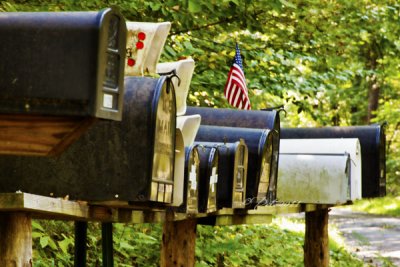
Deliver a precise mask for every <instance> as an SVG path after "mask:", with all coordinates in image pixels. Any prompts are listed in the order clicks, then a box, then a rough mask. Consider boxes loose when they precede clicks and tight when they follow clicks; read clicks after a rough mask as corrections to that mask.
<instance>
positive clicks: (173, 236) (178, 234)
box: [160, 219, 197, 267]
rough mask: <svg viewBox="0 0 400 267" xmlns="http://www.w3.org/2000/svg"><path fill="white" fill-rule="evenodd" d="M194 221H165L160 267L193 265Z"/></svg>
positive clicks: (194, 245) (194, 244)
mask: <svg viewBox="0 0 400 267" xmlns="http://www.w3.org/2000/svg"><path fill="white" fill-rule="evenodd" d="M196 226H197V221H196V219H186V220H183V221H166V222H165V223H164V227H163V235H162V245H161V264H160V266H161V267H170V266H178V267H192V266H194V264H195V257H194V256H195V248H196Z"/></svg>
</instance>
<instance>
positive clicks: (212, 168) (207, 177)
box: [197, 146, 219, 213]
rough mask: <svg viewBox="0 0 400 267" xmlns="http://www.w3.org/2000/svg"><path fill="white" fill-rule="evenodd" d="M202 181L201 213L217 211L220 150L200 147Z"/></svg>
mask: <svg viewBox="0 0 400 267" xmlns="http://www.w3.org/2000/svg"><path fill="white" fill-rule="evenodd" d="M197 151H198V152H199V158H200V177H199V178H200V179H199V184H198V193H199V198H198V203H199V212H200V213H210V212H214V211H216V210H217V183H218V168H219V166H218V156H219V155H218V150H217V149H216V148H215V147H209V146H198V150H197Z"/></svg>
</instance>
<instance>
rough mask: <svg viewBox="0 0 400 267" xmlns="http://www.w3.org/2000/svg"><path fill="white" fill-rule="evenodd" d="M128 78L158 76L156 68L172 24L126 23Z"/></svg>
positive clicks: (126, 73) (126, 72)
mask: <svg viewBox="0 0 400 267" xmlns="http://www.w3.org/2000/svg"><path fill="white" fill-rule="evenodd" d="M126 27H127V30H128V32H127V39H126V62H125V63H126V64H125V75H126V76H143V75H146V74H148V75H152V74H156V66H157V63H158V60H159V59H160V55H161V52H162V50H163V48H164V44H165V41H166V39H167V36H168V33H169V30H170V28H171V23H170V22H161V23H152V22H133V21H129V22H127V23H126Z"/></svg>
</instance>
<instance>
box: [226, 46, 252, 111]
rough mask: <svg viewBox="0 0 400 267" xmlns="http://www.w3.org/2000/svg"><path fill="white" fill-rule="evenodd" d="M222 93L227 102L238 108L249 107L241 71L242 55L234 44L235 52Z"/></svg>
mask: <svg viewBox="0 0 400 267" xmlns="http://www.w3.org/2000/svg"><path fill="white" fill-rule="evenodd" d="M224 94H225V97H226V99H228V102H229V104H231V105H232V106H234V107H236V108H239V109H251V106H250V99H249V96H248V94H247V86H246V78H245V77H244V73H243V64H242V57H241V56H240V49H239V46H238V44H236V54H235V57H234V59H233V64H232V66H231V69H230V70H229V74H228V80H227V81H226V84H225V89H224Z"/></svg>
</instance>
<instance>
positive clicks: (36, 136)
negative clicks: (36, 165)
mask: <svg viewBox="0 0 400 267" xmlns="http://www.w3.org/2000/svg"><path fill="white" fill-rule="evenodd" d="M95 120H96V119H95V118H91V117H63V116H41V115H22V114H13V115H7V114H0V154H7V155H31V156H51V155H56V154H59V153H60V152H62V151H63V150H65V149H66V148H67V147H68V145H70V144H71V143H73V142H74V141H75V140H76V139H78V138H79V136H80V135H81V134H82V133H84V132H85V131H86V130H87V129H88V128H89V127H90V125H92V124H93V122H94V121H95Z"/></svg>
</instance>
